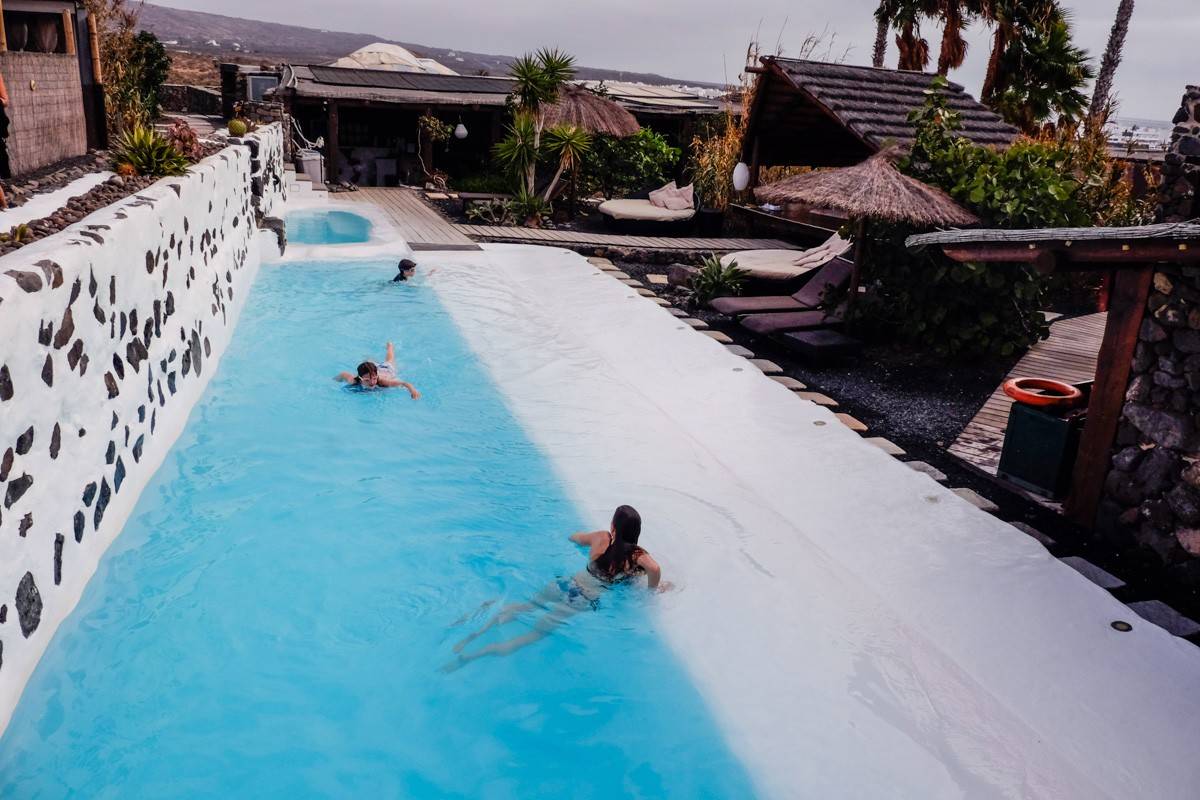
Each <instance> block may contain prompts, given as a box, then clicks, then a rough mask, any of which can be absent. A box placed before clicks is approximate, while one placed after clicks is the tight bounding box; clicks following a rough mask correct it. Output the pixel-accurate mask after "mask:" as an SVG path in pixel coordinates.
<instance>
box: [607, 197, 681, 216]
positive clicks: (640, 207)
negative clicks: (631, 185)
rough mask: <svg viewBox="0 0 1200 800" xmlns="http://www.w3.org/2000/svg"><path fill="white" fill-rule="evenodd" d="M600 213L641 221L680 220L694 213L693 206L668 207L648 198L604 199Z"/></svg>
mask: <svg viewBox="0 0 1200 800" xmlns="http://www.w3.org/2000/svg"><path fill="white" fill-rule="evenodd" d="M599 211H600V213H601V214H604V215H606V216H609V217H612V218H613V219H629V220H640V221H643V222H682V221H683V220H687V219H691V218H692V217H694V216H695V215H696V210H695V209H694V208H685V209H678V210H674V209H669V208H659V207H658V206H656V205H652V204H651V203H650V201H649V200H631V199H628V198H626V199H623V200H605V201H604V202H603V203H601V204H600V207H599Z"/></svg>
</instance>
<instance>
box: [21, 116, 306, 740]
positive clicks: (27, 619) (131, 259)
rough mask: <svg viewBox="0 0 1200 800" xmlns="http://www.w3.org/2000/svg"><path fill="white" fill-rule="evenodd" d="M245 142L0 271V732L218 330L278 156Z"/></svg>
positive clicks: (164, 438) (251, 269) (120, 520)
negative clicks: (267, 168)
mask: <svg viewBox="0 0 1200 800" xmlns="http://www.w3.org/2000/svg"><path fill="white" fill-rule="evenodd" d="M247 138H248V139H249V142H248V144H251V146H250V147H246V146H231V147H227V148H225V149H224V150H222V151H221V152H220V153H218V154H216V155H214V156H211V157H209V158H207V159H205V160H204V161H203V162H201V163H200V164H198V165H197V166H195V167H193V168H192V169H191V170H190V171H189V172H188V174H187V175H185V176H182V177H178V178H166V179H163V180H161V181H159V182H158V183H157V184H155V185H154V186H152V187H150V188H149V189H147V190H145V191H143V192H141V193H139V194H136V195H134V196H132V197H129V198H127V199H126V200H124V201H122V202H120V203H117V204H115V205H112V206H109V207H108V208H105V209H103V210H101V211H99V212H97V213H95V214H93V215H91V216H89V217H87V218H86V219H84V220H83V221H82V222H80V223H77V224H75V225H73V226H71V227H70V228H68V229H66V230H65V231H63V232H62V233H59V234H57V235H55V236H52V237H49V238H47V239H43V240H41V241H38V242H36V243H34V244H32V245H29V246H27V247H25V248H24V249H22V250H20V251H18V252H16V253H13V254H11V255H8V256H5V257H4V258H0V732H2V731H3V727H4V725H5V724H6V723H7V720H8V718H9V715H10V714H11V711H12V709H13V707H14V706H15V704H16V702H17V699H18V698H19V696H20V692H21V690H22V688H23V686H24V685H25V682H26V680H27V678H28V676H29V675H30V673H31V672H32V670H33V668H34V666H35V665H36V663H37V660H38V658H39V657H40V655H41V653H42V651H43V649H44V648H45V646H46V644H47V642H49V640H50V638H51V636H52V635H53V633H54V630H55V629H56V628H57V627H58V624H59V623H60V622H61V621H62V619H63V618H64V617H65V616H66V615H67V614H68V613H69V612H70V610H71V609H72V608H73V607H74V606H75V604H76V602H77V601H78V599H79V596H80V594H81V593H82V591H83V588H84V586H85V585H86V583H87V581H88V579H89V578H90V577H91V575H92V573H93V571H94V570H95V568H96V565H97V563H98V561H99V559H100V557H101V555H102V554H103V553H104V550H105V549H106V548H107V546H108V545H109V543H111V542H112V540H113V538H114V537H115V536H116V535H117V534H118V533H119V532H120V530H121V528H122V526H123V524H124V521H125V518H126V517H127V516H128V514H129V512H130V511H131V509H132V508H133V505H134V503H135V502H136V500H137V498H138V495H139V494H140V492H141V490H142V488H143V487H144V486H145V484H146V483H147V481H148V480H149V479H150V477H151V476H152V475H153V473H154V471H155V469H156V468H157V466H158V465H159V463H160V462H161V461H162V459H163V458H164V456H165V455H166V453H167V451H168V449H169V448H170V446H171V444H172V442H173V441H174V440H175V438H176V436H177V435H178V434H179V432H180V431H181V430H182V428H183V425H184V423H185V422H186V420H187V416H188V414H189V413H190V411H191V408H192V406H193V404H194V403H195V402H196V400H197V399H198V398H199V397H200V393H201V392H202V390H203V388H204V386H205V384H206V383H207V381H208V379H209V377H210V376H211V375H212V373H213V370H214V368H215V366H216V361H217V359H219V357H220V355H221V353H222V352H223V351H224V349H225V345H226V343H227V342H228V340H229V337H230V334H231V333H232V330H233V326H234V323H235V321H236V319H237V314H238V310H239V309H240V307H241V303H242V301H243V299H244V298H245V297H246V294H247V292H248V290H249V287H250V284H251V281H252V279H253V276H254V273H255V270H256V269H257V265H258V253H257V247H258V242H259V237H258V235H257V234H258V229H257V227H256V225H255V201H256V198H255V196H254V190H253V179H254V178H255V177H256V176H255V169H254V166H255V164H258V165H259V169H258V175H257V177H258V178H259V180H260V181H261V178H262V175H263V171H262V166H261V165H262V164H266V163H278V162H281V160H282V156H281V152H282V143H283V139H282V133H281V131H280V129H279V128H278V126H269V127H267V128H264V129H262V130H260V131H259V132H258V133H257V134H255V135H254V136H252V137H247ZM252 150H253V151H256V152H257V157H255V156H254V155H253V154H252ZM260 185H261V187H262V188H261V190H260V196H259V197H258V198H257V201H258V203H259V204H260V205H266V206H271V205H273V204H274V203H275V196H274V190H273V189H272V188H271V187H272V186H273V184H272V183H271V182H270V181H265V182H261V183H260Z"/></svg>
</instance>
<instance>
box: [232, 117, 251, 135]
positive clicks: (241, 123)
mask: <svg viewBox="0 0 1200 800" xmlns="http://www.w3.org/2000/svg"><path fill="white" fill-rule="evenodd" d="M249 129H250V126H248V125H247V124H246V121H245V120H241V119H231V120H229V135H230V136H245V135H246V131H248V130H249Z"/></svg>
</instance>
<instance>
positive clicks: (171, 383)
mask: <svg viewBox="0 0 1200 800" xmlns="http://www.w3.org/2000/svg"><path fill="white" fill-rule="evenodd" d="M167 389H168V390H169V391H170V392H171V394H175V373H174V372H171V373H169V374H168V375H167Z"/></svg>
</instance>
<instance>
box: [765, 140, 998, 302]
mask: <svg viewBox="0 0 1200 800" xmlns="http://www.w3.org/2000/svg"><path fill="white" fill-rule="evenodd" d="M896 155H897V150H896V149H895V148H889V149H887V150H880V151H879V152H878V153H876V154H875V155H873V156H871V157H870V158H868V159H867V160H866V161H864V162H862V163H861V164H855V165H854V166H853V167H840V168H838V169H826V170H818V171H814V172H805V173H802V174H800V175H793V176H792V177H790V178H784V179H783V180H781V181H779V182H777V183H772V184H768V185H766V186H760V187H758V188H757V189H755V190H754V196H755V197H756V198H757V199H758V200H759V202H763V203H775V204H777V205H782V204H784V203H802V204H804V205H807V206H812V207H814V208H831V209H834V210H836V211H842V212H844V213H846V214H847V215H849V216H850V217H851V218H852V219H856V220H858V225H857V231H856V234H855V237H854V238H855V242H854V276H853V278H852V279H851V290H852V294H851V295H850V297H851V298H852V299H853V297H854V294H853V292H857V291H858V274H859V269H860V268H861V263H860V262H861V260H862V259H861V255H862V245H863V228H864V226H865V222H866V220H869V219H876V220H882V221H884V222H899V223H907V224H910V225H915V226H917V227H921V228H942V227H963V226H967V225H977V224H978V223H979V218H978V217H976V216H975V215H974V214H972V213H971V212H970V211H968V210H966V209H965V208H963V207H962V206H960V205H959V204H958V203H956V202H955V201H954V199H953V198H951V197H950V195H948V194H946V193H945V192H943V191H942V190H941V189H935V188H934V187H932V186H928V185H926V184H924V183H921V182H920V181H918V180H916V179H915V178H910V177H908V176H907V175H905V174H903V173H902V172H900V170H898V169H896V166H895V164H893V163H892V161H893V159H894V158H895V157H896Z"/></svg>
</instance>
